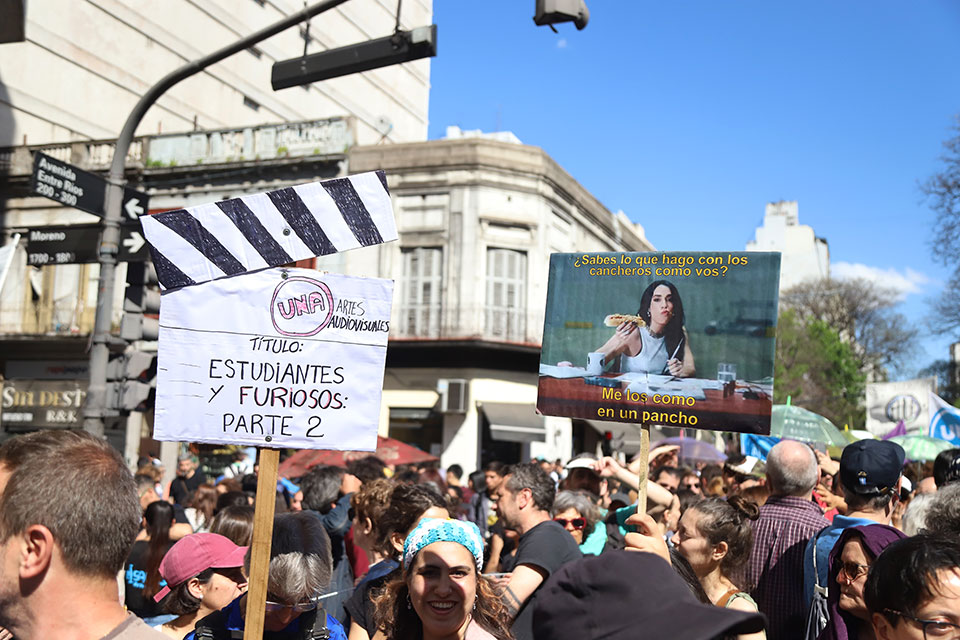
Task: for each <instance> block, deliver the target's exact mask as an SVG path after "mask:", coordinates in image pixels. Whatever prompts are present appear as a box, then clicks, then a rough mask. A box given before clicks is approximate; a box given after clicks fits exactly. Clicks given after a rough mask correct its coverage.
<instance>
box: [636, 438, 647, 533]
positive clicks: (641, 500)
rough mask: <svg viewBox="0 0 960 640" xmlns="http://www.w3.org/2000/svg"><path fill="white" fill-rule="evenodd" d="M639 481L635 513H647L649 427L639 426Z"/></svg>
mask: <svg viewBox="0 0 960 640" xmlns="http://www.w3.org/2000/svg"><path fill="white" fill-rule="evenodd" d="M639 456H640V460H641V463H642V466H641V467H640V472H641V473H640V481H639V482H638V486H637V513H638V514H641V515H643V514H644V513H646V512H647V477H648V476H649V475H650V462H649V461H648V460H647V458H649V457H650V425H648V424H643V425H640V454H639Z"/></svg>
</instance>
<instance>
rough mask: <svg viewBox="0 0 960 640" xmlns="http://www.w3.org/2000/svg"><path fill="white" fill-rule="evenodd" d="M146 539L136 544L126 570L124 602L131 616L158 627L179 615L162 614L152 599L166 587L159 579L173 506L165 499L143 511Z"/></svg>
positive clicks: (124, 574)
mask: <svg viewBox="0 0 960 640" xmlns="http://www.w3.org/2000/svg"><path fill="white" fill-rule="evenodd" d="M143 519H144V522H145V525H146V527H145V534H146V539H145V540H143V539H141V540H138V541H137V542H135V543H134V545H133V549H132V550H131V551H130V556H129V557H128V558H127V562H126V565H125V566H124V569H123V577H124V602H125V603H126V605H127V609H129V610H130V611H131V612H132V613H135V614H136V615H138V616H139V617H141V618H143V619H144V621H145V622H146V623H147V624H149V625H151V626H156V625H160V624H163V623H164V622H167V621H168V620H170V619H171V618H174V617H176V616H170V615H163V614H162V612H161V610H160V607H159V605H157V603H156V602H154V600H153V596H155V595H156V594H157V593H158V592H159V591H160V589H161V588H162V587H163V586H164V585H165V584H166V583H165V582H163V578H162V577H161V576H160V561H161V560H163V556H165V555H166V554H167V551H169V549H170V546H171V545H172V542H171V540H170V527H171V526H172V525H173V505H171V504H170V503H169V502H166V501H163V500H157V501H156V502H151V503H150V504H149V505H148V506H147V508H146V510H145V511H144V512H143Z"/></svg>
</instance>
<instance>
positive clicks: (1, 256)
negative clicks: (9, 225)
mask: <svg viewBox="0 0 960 640" xmlns="http://www.w3.org/2000/svg"><path fill="white" fill-rule="evenodd" d="M18 242H20V234H19V233H15V234H13V238H12V239H11V240H10V242H9V244H7V245H4V246H3V247H0V292H2V291H3V282H4V280H6V279H7V273H8V272H9V271H10V265H11V264H13V255H14V253H15V252H16V250H17V243H18Z"/></svg>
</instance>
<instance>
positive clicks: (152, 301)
mask: <svg viewBox="0 0 960 640" xmlns="http://www.w3.org/2000/svg"><path fill="white" fill-rule="evenodd" d="M159 313H160V283H159V281H158V280H157V272H156V270H155V269H154V268H153V263H152V262H128V263H127V289H126V292H125V293H124V296H123V318H122V320H121V321H120V337H121V338H123V339H124V340H126V341H128V342H134V341H136V340H156V339H157V338H158V337H159V336H160V320H159V319H158V318H157V317H156V316H157V315H158V314H159Z"/></svg>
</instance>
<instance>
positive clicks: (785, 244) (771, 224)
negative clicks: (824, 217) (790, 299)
mask: <svg viewBox="0 0 960 640" xmlns="http://www.w3.org/2000/svg"><path fill="white" fill-rule="evenodd" d="M747 251H779V252H780V253H781V254H782V257H781V259H780V291H784V290H786V289H788V288H790V287H792V286H793V285H796V284H800V283H801V282H803V281H804V280H816V279H820V278H829V277H830V248H829V246H828V245H827V241H826V240H825V239H824V238H818V237H817V236H816V234H815V233H814V231H813V227H811V226H809V225H805V224H800V213H799V206H798V205H797V202H796V200H781V201H779V202H768V203H767V206H766V210H765V212H764V216H763V225H762V226H760V227H757V230H756V235H755V239H754V240H753V241H752V242H748V243H747Z"/></svg>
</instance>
